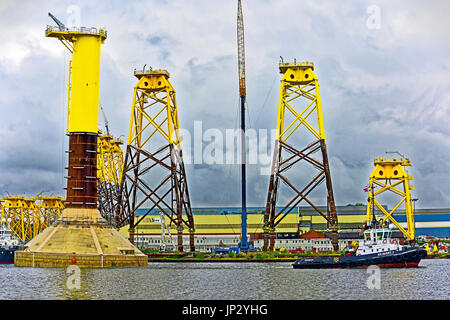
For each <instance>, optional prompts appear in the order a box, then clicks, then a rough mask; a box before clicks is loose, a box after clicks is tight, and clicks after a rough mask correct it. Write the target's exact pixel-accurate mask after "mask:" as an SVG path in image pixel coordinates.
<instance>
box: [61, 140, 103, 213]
mask: <svg viewBox="0 0 450 320" xmlns="http://www.w3.org/2000/svg"><path fill="white" fill-rule="evenodd" d="M69 136H70V137H69V167H68V176H67V177H66V178H67V196H66V202H65V205H66V207H67V208H97V135H96V134H92V133H71V134H70V135H69Z"/></svg>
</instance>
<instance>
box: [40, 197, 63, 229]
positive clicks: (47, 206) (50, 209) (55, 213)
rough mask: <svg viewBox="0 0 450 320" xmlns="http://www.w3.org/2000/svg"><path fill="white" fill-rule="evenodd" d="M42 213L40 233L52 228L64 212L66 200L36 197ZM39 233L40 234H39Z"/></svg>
mask: <svg viewBox="0 0 450 320" xmlns="http://www.w3.org/2000/svg"><path fill="white" fill-rule="evenodd" d="M36 202H37V203H38V207H39V212H40V221H41V223H40V226H39V232H41V231H42V230H44V229H45V228H47V227H48V226H50V225H51V224H52V223H53V222H55V221H56V219H58V218H59V217H60V216H61V214H62V212H63V210H64V199H62V198H60V197H52V196H49V197H44V196H39V197H36ZM39 232H38V233H39Z"/></svg>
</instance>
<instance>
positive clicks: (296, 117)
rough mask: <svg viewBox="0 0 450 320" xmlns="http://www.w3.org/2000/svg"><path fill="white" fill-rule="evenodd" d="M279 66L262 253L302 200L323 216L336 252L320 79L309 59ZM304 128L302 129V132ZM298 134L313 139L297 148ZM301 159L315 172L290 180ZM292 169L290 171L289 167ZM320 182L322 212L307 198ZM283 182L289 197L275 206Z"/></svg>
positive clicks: (272, 244) (272, 246)
mask: <svg viewBox="0 0 450 320" xmlns="http://www.w3.org/2000/svg"><path fill="white" fill-rule="evenodd" d="M279 70H280V74H282V75H283V76H282V78H281V85H280V98H279V102H278V117H277V129H276V130H277V136H276V140H275V148H274V153H273V160H272V171H271V175H270V180H269V192H268V196H267V203H266V210H265V213H264V251H273V249H274V245H275V230H276V227H277V225H278V224H279V223H280V222H281V221H282V220H283V219H284V218H285V217H286V216H287V215H288V214H289V213H290V212H291V211H292V210H294V209H295V208H296V207H298V206H299V204H300V203H301V202H302V201H304V202H306V203H307V204H308V205H309V206H311V208H313V209H314V210H315V211H316V212H317V213H319V214H320V215H321V216H322V217H323V218H324V219H325V220H326V222H327V227H328V229H329V230H330V231H331V243H332V245H333V248H334V250H335V251H337V250H338V249H339V247H338V217H337V213H336V206H335V202H334V194H333V187H332V183H331V174H330V167H329V163H328V153H327V147H326V142H325V129H324V124H323V112H322V101H321V98H320V90H319V80H318V78H317V76H316V74H315V73H314V65H313V63H312V62H309V61H306V62H297V61H296V60H294V62H284V61H280V64H279ZM303 132H306V135H305V134H304V133H303ZM302 135H304V136H309V137H310V138H312V142H311V143H310V144H309V145H307V146H306V147H302V148H301V149H297V148H298V146H296V145H295V144H296V141H295V140H294V136H297V137H299V136H302ZM316 152H320V153H319V157H318V158H314V157H312V155H313V154H314V153H316ZM302 163H305V164H309V165H311V166H310V167H313V168H315V169H316V170H317V171H315V172H316V174H315V175H314V176H313V178H312V180H304V179H303V181H301V179H296V181H295V180H294V179H292V178H295V174H293V171H296V170H299V169H298V168H299V167H298V166H297V167H296V165H297V164H302ZM309 165H308V166H309ZM292 168H294V170H290V169H292ZM289 170H290V172H289ZM289 175H291V176H290V177H289ZM288 177H289V178H288ZM308 181H309V182H308ZM322 182H325V185H326V190H327V192H326V197H324V198H325V199H326V202H327V212H322V211H321V210H320V209H319V208H318V205H317V204H314V203H313V202H312V198H311V197H310V196H309V195H310V193H311V192H312V191H313V190H314V189H315V188H316V187H318V186H319V185H320V184H321V183H322ZM282 183H283V184H284V185H286V186H287V188H286V189H285V191H287V192H286V193H285V196H287V199H288V201H285V203H284V204H283V206H279V203H280V202H282V200H283V199H280V198H281V197H279V193H280V185H281V184H282ZM280 200H281V201H280Z"/></svg>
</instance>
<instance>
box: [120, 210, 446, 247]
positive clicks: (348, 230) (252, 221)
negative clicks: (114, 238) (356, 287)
mask: <svg viewBox="0 0 450 320" xmlns="http://www.w3.org/2000/svg"><path fill="white" fill-rule="evenodd" d="M384 207H385V208H386V210H388V208H387V206H384ZM319 209H323V210H325V208H319ZM336 209H337V212H338V217H339V226H340V229H339V249H343V248H344V247H345V246H346V245H348V243H349V241H352V240H355V239H357V238H358V237H359V234H360V232H361V228H362V227H363V225H364V224H365V222H366V207H365V206H337V207H336ZM146 212H147V210H145V209H140V210H138V211H137V213H136V219H140V218H142V216H143V215H144V214H145V213H146ZM192 212H193V215H194V216H195V222H196V228H195V247H196V250H197V251H203V252H209V251H211V250H212V249H214V248H220V247H236V246H237V245H238V243H239V241H240V232H241V212H240V208H193V209H192ZM376 213H377V216H379V217H381V216H382V214H381V212H378V211H376ZM395 217H396V219H397V221H399V222H400V224H406V215H405V213H404V212H402V211H399V212H398V213H397V214H396V215H395ZM414 217H415V224H416V235H417V236H421V235H423V236H424V235H434V236H436V237H440V238H444V237H450V208H446V209H416V212H415V214H414ZM162 219H164V218H162V217H161V214H160V212H159V210H151V212H150V213H148V215H147V216H146V217H145V218H144V219H143V221H142V222H141V223H140V224H139V225H138V226H137V227H136V229H135V239H134V240H135V242H134V243H135V245H136V246H137V247H140V248H151V249H161V248H163V247H164V246H165V247H166V248H167V249H172V250H173V249H175V248H176V246H177V239H176V237H175V236H173V237H172V239H171V237H170V234H169V232H172V234H173V233H174V232H173V228H171V227H170V226H169V224H168V222H169V221H167V222H166V225H167V227H164V229H165V233H164V238H165V243H164V239H163V236H162V228H161V224H164V222H165V221H163V220H162ZM247 225H248V236H249V241H250V243H253V245H254V247H255V248H262V247H263V225H264V208H262V207H257V208H256V207H253V208H248V209H247ZM394 230H395V228H394ZM311 231H318V232H320V233H327V225H326V221H325V220H324V219H323V217H322V216H320V215H319V214H318V213H317V212H316V211H314V210H312V209H311V208H307V207H297V208H295V209H293V210H292V212H291V213H290V214H288V215H287V216H286V218H285V219H284V220H283V221H282V222H281V223H280V224H279V225H278V227H277V230H276V233H275V248H285V249H287V250H295V249H297V248H299V247H301V248H302V249H303V250H314V249H315V250H316V251H331V250H332V249H333V248H332V246H331V240H330V238H329V237H327V238H319V237H318V238H310V237H308V236H306V234H307V233H309V232H311ZM120 232H121V233H122V234H123V235H124V236H125V237H129V234H128V226H125V227H123V228H121V229H120ZM327 235H329V234H327ZM394 236H396V237H397V238H399V239H400V238H403V235H402V234H401V232H400V231H398V230H397V231H396V232H395V233H394ZM183 242H184V243H185V244H186V245H188V244H189V234H188V233H185V235H184V237H183Z"/></svg>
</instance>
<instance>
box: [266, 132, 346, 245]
mask: <svg viewBox="0 0 450 320" xmlns="http://www.w3.org/2000/svg"><path fill="white" fill-rule="evenodd" d="M319 150H320V151H321V154H322V161H319V160H317V159H315V158H312V157H311V155H312V154H314V153H316V152H318V151H319ZM285 154H286V155H285ZM283 155H285V156H284V158H283ZM300 161H305V162H308V163H310V164H311V165H312V166H313V167H314V168H316V169H318V170H319V172H318V174H317V175H316V176H315V177H314V178H313V179H312V180H311V181H309V182H308V183H307V184H306V185H305V186H304V187H303V189H301V190H300V188H298V187H297V185H296V184H294V183H293V182H291V181H290V180H289V179H288V178H287V176H286V174H285V172H286V171H287V170H288V169H290V168H292V167H293V166H294V165H295V164H296V163H298V162H300ZM280 180H281V181H282V182H284V183H285V184H286V185H287V186H288V187H289V188H290V189H291V190H292V191H294V193H295V195H294V196H293V197H292V198H291V199H290V200H289V201H288V203H287V204H286V205H284V206H283V207H281V208H280V209H279V210H278V211H277V193H278V187H279V182H280ZM323 181H325V182H326V186H327V208H328V210H327V213H326V214H325V213H323V212H322V211H321V210H320V209H319V208H318V207H317V206H316V205H315V204H314V203H313V202H312V201H311V200H310V199H308V195H309V194H310V193H311V191H313V190H314V189H315V188H316V187H317V186H319V185H320V184H321V183H322V182H323ZM302 201H305V202H306V203H308V205H310V206H311V207H312V208H313V209H314V210H315V211H316V212H318V213H319V214H320V215H321V216H322V217H324V218H325V219H326V221H327V225H328V227H330V228H331V229H332V231H333V232H332V244H333V247H334V250H338V247H337V229H336V228H337V212H336V205H335V202H334V195H333V189H332V184H331V175H330V170H329V165H328V154H327V151H326V145H325V143H324V141H323V140H317V141H315V142H313V143H311V144H310V145H309V146H307V147H306V148H304V149H303V150H297V149H295V148H294V147H292V146H291V145H289V144H287V143H286V142H282V141H275V150H274V157H273V161H272V171H271V175H270V181H269V192H268V197H267V202H266V210H265V213H264V234H263V236H264V251H268V250H270V251H273V249H274V246H275V234H274V232H275V228H276V226H277V225H278V224H279V223H280V222H281V221H282V220H283V219H284V218H285V217H286V216H287V215H288V214H289V213H290V212H291V211H292V210H293V209H294V208H295V207H297V206H299V205H300V203H301V202H302Z"/></svg>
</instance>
